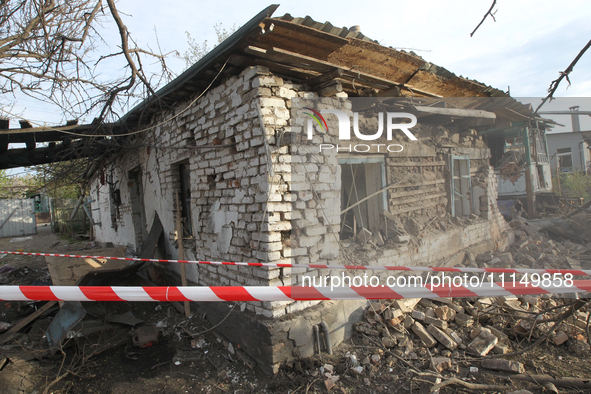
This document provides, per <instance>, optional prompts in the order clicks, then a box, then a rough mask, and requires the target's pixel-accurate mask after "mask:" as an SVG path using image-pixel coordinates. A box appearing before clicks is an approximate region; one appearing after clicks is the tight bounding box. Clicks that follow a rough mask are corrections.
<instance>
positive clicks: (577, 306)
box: [489, 300, 588, 358]
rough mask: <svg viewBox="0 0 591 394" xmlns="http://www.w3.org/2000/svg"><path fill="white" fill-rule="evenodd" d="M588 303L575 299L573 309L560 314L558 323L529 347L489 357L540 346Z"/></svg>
mask: <svg viewBox="0 0 591 394" xmlns="http://www.w3.org/2000/svg"><path fill="white" fill-rule="evenodd" d="M587 304H588V303H586V302H584V301H580V300H578V301H575V302H574V303H573V304H572V308H571V309H569V310H567V311H566V312H563V313H562V314H561V315H560V316H558V319H556V323H554V325H553V326H552V328H550V330H548V332H546V333H544V335H542V336H541V337H539V338H538V339H537V340H536V341H535V342H534V343H532V344H531V345H529V346H528V347H526V348H523V349H521V350H518V351H516V352H512V353H506V354H495V355H492V356H489V357H491V358H496V357H510V356H519V355H521V354H524V353H527V352H529V351H530V350H532V349H534V348H535V347H536V346H538V345H539V344H540V343H542V342H544V340H546V338H548V337H549V336H550V335H552V333H553V332H554V331H556V329H557V328H558V327H559V326H560V324H562V322H563V321H565V320H566V319H568V318H569V317H570V316H572V315H573V314H574V313H575V312H576V311H578V310H579V309H581V308H582V307H584V306H585V305H587Z"/></svg>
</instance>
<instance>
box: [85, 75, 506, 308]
mask: <svg viewBox="0 0 591 394" xmlns="http://www.w3.org/2000/svg"><path fill="white" fill-rule="evenodd" d="M199 93H200V92H199ZM199 93H198V92H196V94H195V98H196V97H198V95H199ZM341 96H342V97H337V98H333V99H331V100H329V101H328V102H327V103H325V105H326V106H327V107H333V108H334V107H338V106H341V107H342V108H343V109H344V110H346V111H349V112H350V111H351V107H350V104H348V102H347V100H346V94H341ZM315 97H317V94H316V93H312V92H309V91H306V90H305V87H304V86H301V85H297V84H293V83H290V82H288V81H285V80H283V79H282V78H280V77H278V76H276V75H273V74H271V73H270V72H269V71H268V70H267V69H265V68H264V67H260V66H259V67H250V68H248V69H246V70H244V71H243V72H242V73H240V74H239V75H237V76H234V77H232V78H230V79H228V80H226V81H225V82H223V83H222V84H221V85H219V86H217V87H216V88H214V89H212V90H210V91H208V92H206V93H205V94H204V95H203V97H201V98H199V99H198V100H196V102H195V103H192V101H193V100H194V99H195V98H192V99H189V100H187V101H186V102H183V103H179V104H178V105H177V106H176V107H175V108H174V109H172V110H170V111H163V112H162V113H159V114H158V115H157V116H155V117H154V119H152V121H151V123H150V124H149V125H148V127H149V129H148V130H147V131H146V132H144V133H142V134H140V135H139V136H138V137H137V139H136V140H134V141H133V146H132V148H130V149H129V150H128V151H127V152H126V153H125V155H122V156H121V157H118V158H117V159H116V160H114V161H112V162H111V163H110V165H109V166H108V167H106V168H105V169H104V171H106V172H108V173H109V174H112V177H113V180H114V182H117V187H118V188H119V190H120V195H121V203H120V205H119V206H118V209H119V212H120V215H119V219H118V222H117V229H115V228H112V227H111V226H109V225H108V223H107V222H108V217H109V210H108V207H109V206H110V203H109V200H110V198H111V196H110V194H109V193H108V192H106V191H107V189H106V187H107V186H108V185H106V184H101V181H100V177H97V179H96V180H95V181H94V183H93V193H95V194H96V195H97V196H98V207H99V208H100V210H101V217H102V218H103V219H104V220H103V222H105V223H103V225H102V226H101V227H100V228H98V229H97V231H96V234H97V238H98V239H99V240H103V241H112V242H115V243H118V244H130V245H133V244H134V239H133V222H132V221H131V219H129V216H131V215H130V212H131V209H130V207H129V205H130V198H129V194H130V193H129V185H127V183H128V182H127V176H128V173H129V171H132V170H134V169H137V168H138V167H139V168H140V169H141V174H142V184H143V188H144V190H143V195H144V201H145V209H146V223H148V225H149V224H151V223H152V220H153V216H154V212H158V215H159V217H160V220H161V221H162V223H163V226H164V229H165V235H166V239H167V243H166V251H167V254H168V257H171V258H176V257H178V253H177V249H176V244H175V240H174V238H175V235H174V234H175V233H174V232H175V209H174V206H175V200H174V199H175V194H176V192H177V191H178V190H179V188H180V183H181V181H180V177H179V164H181V163H183V164H184V165H186V166H187V167H188V168H189V170H190V194H191V203H192V204H191V223H192V236H188V234H186V238H185V242H184V245H185V249H186V255H187V258H189V259H197V260H205V261H249V262H282V263H291V262H294V263H299V264H339V263H343V262H348V261H347V260H346V258H345V256H344V255H343V253H344V252H346V251H345V250H343V248H342V244H340V240H339V232H340V231H341V228H340V227H341V223H340V220H341V219H340V210H341V178H342V171H343V169H342V167H343V166H342V165H341V164H339V158H340V157H342V156H343V155H342V154H341V153H342V152H341V153H339V154H336V152H331V153H330V154H326V153H319V152H315V151H312V150H310V149H309V148H307V149H305V147H301V146H300V148H301V149H302V150H301V151H298V150H297V149H299V148H298V147H297V144H288V143H287V144H286V143H283V141H282V140H281V139H282V138H284V137H285V135H286V133H289V132H291V133H293V134H292V135H298V134H301V132H302V130H303V129H302V126H303V125H302V124H297V123H295V122H294V119H295V118H294V114H293V111H294V108H293V107H292V100H293V99H298V98H299V99H313V98H315ZM190 104H191V105H190ZM188 105H190V107H189V109H187V110H185V108H187V106H188ZM171 118H172V119H171ZM329 122H333V124H332V126H335V124H334V122H335V120H334V119H332V120H330V119H329ZM334 129H336V128H335V127H332V128H331V130H334ZM417 129H418V130H417V136H418V137H419V141H418V142H413V144H409V143H408V140H407V139H406V137H405V136H404V135H402V134H396V135H395V136H394V139H395V141H394V142H396V143H400V144H401V145H404V146H405V150H404V151H403V152H399V153H390V154H388V155H385V157H386V159H385V161H384V163H385V169H386V174H385V176H386V183H387V184H392V183H394V182H396V183H398V184H400V187H398V188H392V189H389V190H388V192H387V208H388V210H389V211H390V212H391V213H392V214H394V215H395V216H397V217H399V218H400V223H399V224H400V226H401V228H403V229H405V230H406V231H407V232H409V233H411V235H412V236H413V237H415V238H416V239H417V240H416V241H413V242H411V243H410V244H405V243H401V244H397V245H394V246H393V247H392V246H390V247H379V248H375V249H377V251H374V252H372V253H373V255H371V256H370V257H367V258H365V257H364V259H363V261H358V262H356V263H361V264H373V263H377V264H382V265H385V264H389V265H391V264H394V263H395V264H396V265H399V264H401V263H425V264H427V263H436V262H438V260H440V259H443V258H445V257H446V256H449V255H450V254H453V253H455V252H456V251H457V250H460V249H462V248H464V247H467V246H470V245H472V244H474V243H477V242H480V241H483V240H486V239H490V238H498V237H499V236H500V233H501V232H502V231H504V230H505V224H504V221H503V220H502V217H501V216H500V214H499V213H498V210H497V209H496V204H495V201H496V194H495V193H496V189H495V178H494V174H493V172H492V170H491V169H490V166H489V165H488V156H487V153H486V152H488V149H487V148H486V146H485V145H484V143H483V142H482V141H481V139H480V138H479V137H477V136H475V135H473V134H472V133H471V132H469V131H467V130H453V129H448V128H444V127H441V126H432V125H418V126H417ZM318 141H320V142H324V143H338V142H337V141H336V137H335V136H334V135H322V134H318V135H316V136H315V140H314V141H312V142H318ZM376 142H378V143H382V142H383V143H386V142H387V141H381V140H380V141H376ZM203 146H208V148H203ZM442 146H444V147H442ZM179 148H180V149H179ZM451 152H456V153H458V154H462V155H468V156H470V158H471V159H470V168H471V169H473V170H474V172H473V175H472V179H473V180H474V185H476V186H478V187H480V188H481V189H482V194H481V195H480V196H479V200H480V202H479V203H478V204H477V205H478V207H479V208H480V218H481V219H478V220H476V219H474V218H473V219H471V221H470V222H469V223H467V224H466V225H462V226H460V225H458V223H454V222H453V221H451V218H450V217H449V214H448V212H449V197H448V196H449V185H448V184H447V183H446V182H447V181H446V180H445V178H446V176H448V175H447V160H448V156H449V154H450V153H451ZM483 152H484V153H483ZM376 153H378V152H369V154H368V156H372V155H373V156H374V157H376V156H378V157H384V155H382V156H379V155H376ZM413 163H416V164H417V165H416V166H415V165H413ZM433 218H435V220H432V219H433ZM419 219H420V220H419ZM429 222H430V223H429ZM292 226H293V228H292ZM426 226H428V229H429V230H431V232H430V233H428V234H422V233H421V231H422V230H423V227H426ZM292 230H293V231H292ZM449 234H454V235H453V236H451V237H450V236H449ZM458 234H460V235H459V236H458ZM448 238H453V239H454V240H456V239H457V240H458V241H457V242H455V241H454V242H451V243H449V242H448V243H447V244H446V246H445V247H443V244H441V243H439V242H437V240H438V239H448ZM448 240H449V239H448ZM134 246H136V247H137V246H139V245H134ZM364 256H365V255H364ZM302 272H308V273H310V274H311V275H328V274H329V273H330V272H329V271H328V270H326V269H320V270H305V269H301V268H292V269H290V268H266V267H236V266H220V265H201V266H199V267H196V266H190V267H189V279H190V280H192V281H194V282H196V283H198V284H202V285H269V286H277V285H291V284H298V280H299V276H298V274H301V273H302ZM316 303H317V302H249V303H247V304H246V306H245V307H246V309H248V310H251V311H254V312H256V313H258V314H263V315H265V316H267V317H278V316H281V315H284V314H290V313H293V312H297V311H299V310H302V309H305V308H307V307H309V306H311V305H314V304H316Z"/></svg>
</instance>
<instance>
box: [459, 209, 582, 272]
mask: <svg viewBox="0 0 591 394" xmlns="http://www.w3.org/2000/svg"><path fill="white" fill-rule="evenodd" d="M510 225H511V227H513V229H514V232H515V242H514V243H513V245H511V246H510V247H509V248H508V249H507V250H505V251H495V252H489V253H483V254H479V255H476V256H474V254H472V253H470V252H468V253H467V254H466V256H467V258H466V259H465V260H464V265H465V266H469V267H480V268H487V267H495V268H545V269H583V266H584V265H586V264H591V243H586V244H585V246H583V245H582V243H585V241H586V240H589V237H588V234H586V232H583V233H578V234H577V233H576V231H575V229H573V228H572V226H571V224H570V223H569V222H567V221H565V220H564V219H559V218H556V219H541V220H526V219H524V218H522V217H520V216H516V217H515V218H514V219H513V220H512V221H511V222H510Z"/></svg>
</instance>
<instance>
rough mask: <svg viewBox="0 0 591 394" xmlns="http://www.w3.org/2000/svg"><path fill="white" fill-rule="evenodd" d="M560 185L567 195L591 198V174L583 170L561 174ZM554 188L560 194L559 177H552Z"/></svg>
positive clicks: (556, 193) (587, 199)
mask: <svg viewBox="0 0 591 394" xmlns="http://www.w3.org/2000/svg"><path fill="white" fill-rule="evenodd" d="M560 187H561V189H562V192H563V193H564V195H565V196H567V197H583V198H584V199H585V201H589V200H590V199H591V175H585V173H582V172H567V173H562V174H560ZM552 189H553V192H554V194H555V195H557V196H559V195H560V192H559V190H558V179H557V178H556V176H553V177H552Z"/></svg>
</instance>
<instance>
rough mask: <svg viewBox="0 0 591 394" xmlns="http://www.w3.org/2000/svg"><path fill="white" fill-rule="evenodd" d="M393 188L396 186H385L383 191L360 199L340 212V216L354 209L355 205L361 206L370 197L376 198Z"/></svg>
mask: <svg viewBox="0 0 591 394" xmlns="http://www.w3.org/2000/svg"><path fill="white" fill-rule="evenodd" d="M395 187H398V185H396V184H394V185H390V186H386V187H384V188H383V189H380V190H378V191H377V192H375V193H372V194H370V195H369V196H367V197H365V198H362V199H361V200H359V201H357V202H355V203H354V204H353V205H349V206H348V207H347V208H345V209H344V210H343V211H341V215H342V214H343V213H345V212H347V211H349V210H351V209H353V208H355V207H356V206H357V205H359V204H361V203H362V202H364V201H367V200H369V199H370V198H372V197H374V196H377V195H378V194H380V193H383V192H385V191H386V190H388V189H393V188H395Z"/></svg>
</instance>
